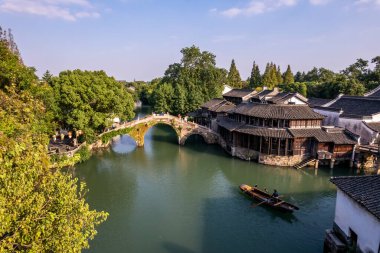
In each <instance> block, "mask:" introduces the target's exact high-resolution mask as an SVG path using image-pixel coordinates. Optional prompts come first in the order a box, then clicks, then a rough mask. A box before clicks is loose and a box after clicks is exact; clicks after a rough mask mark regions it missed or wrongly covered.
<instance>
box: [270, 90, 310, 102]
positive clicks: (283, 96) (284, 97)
mask: <svg viewBox="0 0 380 253" xmlns="http://www.w3.org/2000/svg"><path fill="white" fill-rule="evenodd" d="M292 97H296V98H298V99H299V100H301V101H303V102H305V103H307V98H305V97H303V96H301V95H300V94H298V93H291V92H281V93H278V94H276V95H275V96H273V97H271V98H268V99H267V101H268V103H274V104H284V103H285V102H287V101H288V100H289V99H291V98H292Z"/></svg>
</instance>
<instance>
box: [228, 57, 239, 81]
mask: <svg viewBox="0 0 380 253" xmlns="http://www.w3.org/2000/svg"><path fill="white" fill-rule="evenodd" d="M227 82H228V84H229V85H230V86H231V87H234V88H242V81H241V77H240V73H239V71H238V70H237V68H236V64H235V60H234V59H232V62H231V66H230V71H229V72H228V76H227Z"/></svg>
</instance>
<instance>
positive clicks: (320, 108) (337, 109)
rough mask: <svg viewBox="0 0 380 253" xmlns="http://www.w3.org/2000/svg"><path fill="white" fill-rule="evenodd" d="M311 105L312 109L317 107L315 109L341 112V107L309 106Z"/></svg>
mask: <svg viewBox="0 0 380 253" xmlns="http://www.w3.org/2000/svg"><path fill="white" fill-rule="evenodd" d="M311 107H313V108H314V109H317V110H322V111H329V112H337V113H341V112H342V109H341V108H334V107H323V106H311Z"/></svg>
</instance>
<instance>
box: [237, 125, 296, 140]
mask: <svg viewBox="0 0 380 253" xmlns="http://www.w3.org/2000/svg"><path fill="white" fill-rule="evenodd" d="M235 131H236V132H239V133H244V134H249V135H256V136H264V137H272V138H293V136H292V135H290V134H289V133H288V131H287V130H286V129H273V128H265V127H254V126H249V125H244V126H241V127H239V128H237V129H236V130H235Z"/></svg>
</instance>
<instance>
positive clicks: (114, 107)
mask: <svg viewBox="0 0 380 253" xmlns="http://www.w3.org/2000/svg"><path fill="white" fill-rule="evenodd" d="M53 88H54V90H55V94H56V96H57V101H58V106H59V108H60V115H59V121H60V122H62V124H63V126H65V127H68V128H70V129H81V130H84V131H85V134H86V135H89V134H90V133H91V134H92V133H96V132H101V131H102V130H103V129H104V128H105V127H107V126H109V125H108V124H109V119H111V118H114V117H115V116H118V117H120V118H121V119H122V120H126V119H127V120H129V119H132V118H133V117H134V112H133V109H134V101H133V98H132V96H131V95H130V94H129V93H128V92H127V90H126V87H125V86H124V85H122V84H121V83H119V82H118V81H116V80H115V79H114V78H113V77H109V76H107V74H106V73H105V72H104V71H81V70H74V71H63V72H61V73H60V74H59V76H58V77H54V78H53Z"/></svg>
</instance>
